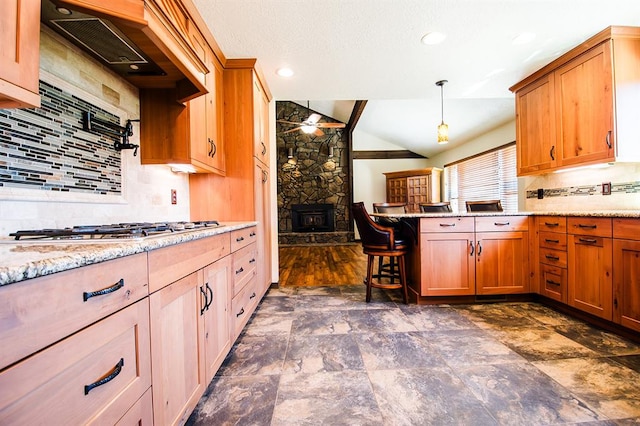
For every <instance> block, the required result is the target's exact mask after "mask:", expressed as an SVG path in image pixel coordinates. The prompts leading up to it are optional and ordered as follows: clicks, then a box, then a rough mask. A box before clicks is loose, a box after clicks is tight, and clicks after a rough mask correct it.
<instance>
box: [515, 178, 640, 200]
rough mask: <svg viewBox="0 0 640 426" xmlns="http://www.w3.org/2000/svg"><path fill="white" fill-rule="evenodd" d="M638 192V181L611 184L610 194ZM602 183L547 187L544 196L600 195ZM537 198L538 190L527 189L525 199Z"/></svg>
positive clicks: (639, 182)
mask: <svg viewBox="0 0 640 426" xmlns="http://www.w3.org/2000/svg"><path fill="white" fill-rule="evenodd" d="M638 193H640V181H635V182H621V183H612V184H611V194H638ZM601 194H602V184H597V185H583V186H567V187H563V188H548V189H544V190H543V196H544V198H547V197H574V196H585V195H601ZM529 198H538V190H527V199H529Z"/></svg>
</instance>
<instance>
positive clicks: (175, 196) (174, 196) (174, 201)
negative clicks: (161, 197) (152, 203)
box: [171, 189, 178, 204]
mask: <svg viewBox="0 0 640 426" xmlns="http://www.w3.org/2000/svg"><path fill="white" fill-rule="evenodd" d="M171 204H178V193H177V192H176V190H175V189H172V190H171Z"/></svg>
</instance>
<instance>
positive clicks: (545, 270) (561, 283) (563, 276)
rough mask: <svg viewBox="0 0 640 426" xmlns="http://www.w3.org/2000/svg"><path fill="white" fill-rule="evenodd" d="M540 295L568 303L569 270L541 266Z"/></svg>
mask: <svg viewBox="0 0 640 426" xmlns="http://www.w3.org/2000/svg"><path fill="white" fill-rule="evenodd" d="M540 294H542V295H543V296H546V297H548V298H550V299H554V300H557V301H558V302H562V303H567V270H566V269H565V268H559V267H557V266H551V265H546V264H540Z"/></svg>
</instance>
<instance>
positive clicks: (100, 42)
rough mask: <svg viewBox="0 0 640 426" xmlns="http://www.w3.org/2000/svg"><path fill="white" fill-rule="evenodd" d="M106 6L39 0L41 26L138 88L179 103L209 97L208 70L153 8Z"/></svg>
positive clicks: (140, 4) (142, 4)
mask: <svg viewBox="0 0 640 426" xmlns="http://www.w3.org/2000/svg"><path fill="white" fill-rule="evenodd" d="M104 3H105V2H104V1H98V2H95V1H92V0H85V1H79V0H54V1H51V0H43V1H42V2H41V15H40V16H41V21H42V23H43V24H45V25H47V26H48V27H50V28H51V29H53V30H54V31H55V32H57V33H58V34H60V35H62V36H63V37H64V38H66V39H68V40H69V41H71V42H72V43H73V44H75V45H77V46H78V47H80V48H81V49H83V50H85V51H86V52H87V53H89V54H90V55H91V56H93V57H94V58H96V59H97V60H98V61H100V62H101V63H103V64H104V65H105V66H107V67H108V68H109V69H111V70H112V71H114V72H116V73H117V74H119V75H121V76H122V77H123V78H124V79H126V80H127V81H129V82H130V83H131V84H133V85H134V86H136V87H139V88H142V89H151V88H161V89H168V88H175V89H176V93H177V98H178V99H177V100H178V101H181V102H185V101H188V100H190V99H192V98H195V97H197V96H200V95H202V94H205V93H207V90H206V88H205V84H204V81H205V80H204V76H205V74H206V73H207V72H208V70H207V68H206V67H205V65H204V63H203V62H202V60H201V59H200V58H199V57H198V56H197V55H196V54H195V53H194V52H193V50H192V49H191V48H190V46H188V44H187V43H186V42H185V40H184V39H183V38H182V37H180V35H179V34H176V33H175V32H172V31H171V24H170V23H169V22H167V21H166V17H165V16H164V15H163V14H162V12H161V11H160V10H159V9H157V8H156V7H155V5H154V4H152V3H147V2H143V1H142V0H140V1H139V2H136V3H134V2H130V3H132V4H133V5H132V7H130V8H128V9H127V10H125V11H118V12H115V11H111V10H110V9H109V6H103V4H104ZM116 3H118V2H116ZM94 4H95V6H94ZM107 4H108V2H107Z"/></svg>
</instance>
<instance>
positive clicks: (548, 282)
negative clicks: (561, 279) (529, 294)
mask: <svg viewBox="0 0 640 426" xmlns="http://www.w3.org/2000/svg"><path fill="white" fill-rule="evenodd" d="M547 284H551V285H560V283H558V282H555V281H553V280H547Z"/></svg>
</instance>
